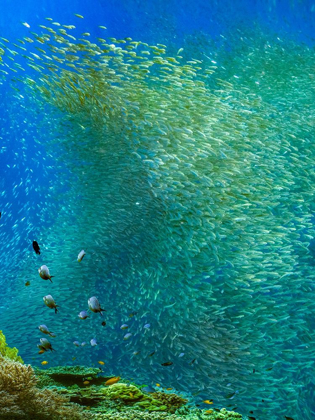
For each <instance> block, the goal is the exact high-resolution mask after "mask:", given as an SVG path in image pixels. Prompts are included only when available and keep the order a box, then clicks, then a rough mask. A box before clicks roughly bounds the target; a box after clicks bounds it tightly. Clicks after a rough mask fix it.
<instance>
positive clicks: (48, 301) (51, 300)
mask: <svg viewBox="0 0 315 420" xmlns="http://www.w3.org/2000/svg"><path fill="white" fill-rule="evenodd" d="M43 301H44V303H45V305H46V306H48V308H50V309H54V310H55V314H56V313H57V312H58V309H57V308H58V307H59V305H56V302H55V300H54V298H53V297H52V296H51V295H47V296H44V297H43Z"/></svg>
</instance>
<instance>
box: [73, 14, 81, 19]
mask: <svg viewBox="0 0 315 420" xmlns="http://www.w3.org/2000/svg"><path fill="white" fill-rule="evenodd" d="M74 16H76V17H78V18H80V19H83V16H82V15H78V14H77V13H75V14H74Z"/></svg>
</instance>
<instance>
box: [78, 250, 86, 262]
mask: <svg viewBox="0 0 315 420" xmlns="http://www.w3.org/2000/svg"><path fill="white" fill-rule="evenodd" d="M84 255H85V251H84V249H82V251H80V252H79V255H78V262H81V261H82V260H83V258H84Z"/></svg>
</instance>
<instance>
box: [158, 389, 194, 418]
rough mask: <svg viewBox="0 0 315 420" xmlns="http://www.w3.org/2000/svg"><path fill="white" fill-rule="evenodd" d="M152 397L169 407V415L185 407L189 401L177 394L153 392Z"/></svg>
mask: <svg viewBox="0 0 315 420" xmlns="http://www.w3.org/2000/svg"><path fill="white" fill-rule="evenodd" d="M151 397H152V398H154V399H155V400H158V401H160V402H161V403H162V404H163V405H165V406H166V407H167V410H166V411H168V412H169V413H175V411H176V410H177V409H179V408H180V407H182V406H183V405H185V404H186V403H187V402H188V400H186V399H184V398H182V397H181V396H179V395H177V394H173V393H172V394H169V393H166V392H153V393H152V394H151Z"/></svg>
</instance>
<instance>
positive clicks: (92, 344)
mask: <svg viewBox="0 0 315 420" xmlns="http://www.w3.org/2000/svg"><path fill="white" fill-rule="evenodd" d="M90 343H91V346H92V347H95V346H97V341H96V339H95V338H92V340H91V341H90Z"/></svg>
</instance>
